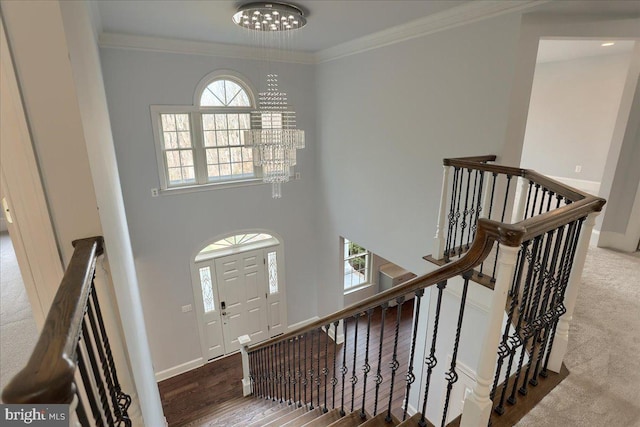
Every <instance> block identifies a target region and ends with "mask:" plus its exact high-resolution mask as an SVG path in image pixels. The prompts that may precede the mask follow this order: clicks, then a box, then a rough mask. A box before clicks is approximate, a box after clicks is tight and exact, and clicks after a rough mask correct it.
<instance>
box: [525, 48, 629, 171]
mask: <svg viewBox="0 0 640 427" xmlns="http://www.w3.org/2000/svg"><path fill="white" fill-rule="evenodd" d="M545 43H562V42H561V41H545ZM630 59H631V57H630V54H616V55H601V56H595V57H588V58H580V59H574V60H569V61H556V62H546V63H538V64H537V65H536V69H535V74H534V78H533V87H532V89H531V101H530V104H529V117H528V119H527V128H526V133H525V138H524V146H523V150H522V163H521V165H522V166H523V167H525V168H530V169H534V170H536V171H538V172H541V173H543V174H546V175H551V176H555V177H562V178H571V179H577V180H586V181H592V182H596V183H600V181H601V179H602V174H603V173H604V168H605V162H606V159H607V153H608V152H609V146H610V144H611V138H612V135H613V129H614V126H615V123H616V118H617V116H618V109H619V107H620V99H621V97H622V90H623V88H624V83H625V79H626V76H627V70H628V68H629V63H630ZM576 165H580V166H582V171H581V172H575V167H576Z"/></svg>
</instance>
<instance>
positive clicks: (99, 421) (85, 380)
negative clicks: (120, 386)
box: [76, 337, 104, 427]
mask: <svg viewBox="0 0 640 427" xmlns="http://www.w3.org/2000/svg"><path fill="white" fill-rule="evenodd" d="M82 341H84V340H83V339H82V337H80V340H79V341H78V345H77V346H76V356H77V357H78V368H79V370H80V376H81V377H82V384H84V389H85V391H86V393H87V400H88V401H89V407H90V408H91V413H92V414H93V420H94V421H95V423H96V427H104V420H103V418H102V414H101V413H100V408H98V404H97V403H96V402H99V399H98V396H96V395H95V390H94V388H93V387H92V386H91V379H90V378H89V372H88V371H87V365H86V363H85V361H84V356H83V355H82V351H81V346H80V343H81V342H82ZM85 343H86V341H85ZM85 345H86V344H85ZM87 352H88V350H87Z"/></svg>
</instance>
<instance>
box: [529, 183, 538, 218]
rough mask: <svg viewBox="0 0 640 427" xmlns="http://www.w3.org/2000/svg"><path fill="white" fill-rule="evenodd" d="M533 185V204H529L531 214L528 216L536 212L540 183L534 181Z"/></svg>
mask: <svg viewBox="0 0 640 427" xmlns="http://www.w3.org/2000/svg"><path fill="white" fill-rule="evenodd" d="M534 187H535V189H536V191H535V193H534V194H533V204H532V205H531V215H529V217H532V216H534V214H535V213H536V204H537V203H538V193H539V192H540V184H538V183H536V184H535V185H534Z"/></svg>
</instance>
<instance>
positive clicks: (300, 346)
mask: <svg viewBox="0 0 640 427" xmlns="http://www.w3.org/2000/svg"><path fill="white" fill-rule="evenodd" d="M301 349H302V335H298V371H297V372H296V377H298V408H301V407H302V363H301V362H302V351H301Z"/></svg>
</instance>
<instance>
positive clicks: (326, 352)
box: [322, 324, 331, 412]
mask: <svg viewBox="0 0 640 427" xmlns="http://www.w3.org/2000/svg"><path fill="white" fill-rule="evenodd" d="M330 328H331V324H328V325H326V326H325V327H324V332H325V334H324V369H323V370H322V374H323V375H324V408H322V412H329V408H327V386H328V385H329V381H328V380H329V366H328V363H329V362H328V359H329V329H330Z"/></svg>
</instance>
